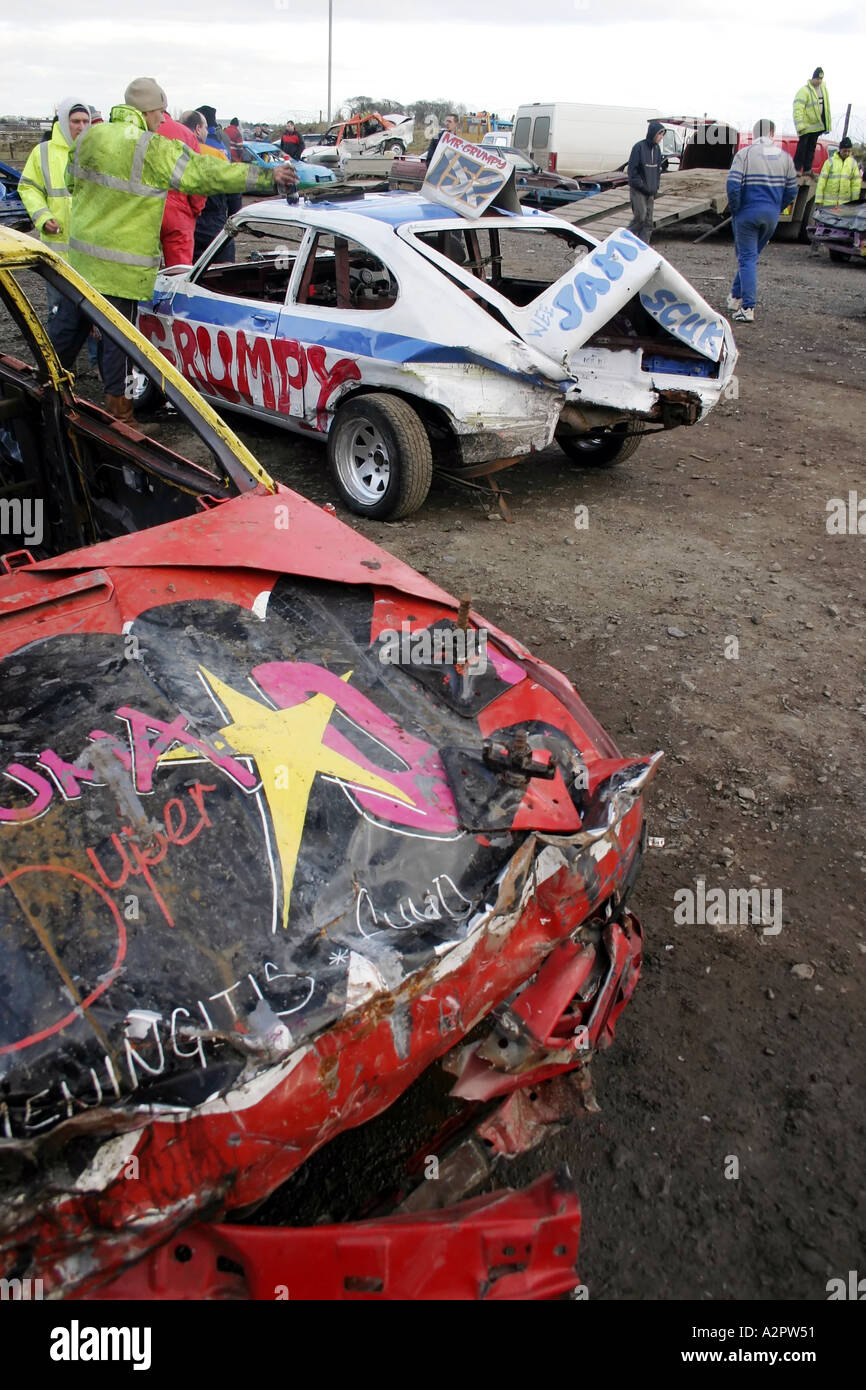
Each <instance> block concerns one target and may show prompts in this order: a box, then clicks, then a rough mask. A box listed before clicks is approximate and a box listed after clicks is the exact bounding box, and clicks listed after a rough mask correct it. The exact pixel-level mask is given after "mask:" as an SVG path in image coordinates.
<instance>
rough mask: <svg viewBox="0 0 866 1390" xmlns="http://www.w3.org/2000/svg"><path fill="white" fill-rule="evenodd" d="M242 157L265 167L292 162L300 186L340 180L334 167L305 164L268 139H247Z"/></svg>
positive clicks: (247, 161)
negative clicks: (286, 153) (284, 152)
mask: <svg viewBox="0 0 866 1390" xmlns="http://www.w3.org/2000/svg"><path fill="white" fill-rule="evenodd" d="M241 159H242V160H243V162H244V164H261V165H262V166H263V167H267V166H269V165H271V164H286V163H288V164H291V166H292V168H293V169H294V171H295V173H296V174H297V176H298V186H299V187H300V188H308V187H309V186H310V185H311V184H315V183H337V181H338V180H337V175H336V174H335V173H334V171H333V169H326V168H325V166H324V165H323V164H305V163H304V162H303V160H300V159H292V158H290V157H289V156H287V155H285V154H283V151H282V150H281V149H280V147H279V145H271V144H269V143H268V142H267V141H266V140H245V141H244V143H243V146H242V148H241Z"/></svg>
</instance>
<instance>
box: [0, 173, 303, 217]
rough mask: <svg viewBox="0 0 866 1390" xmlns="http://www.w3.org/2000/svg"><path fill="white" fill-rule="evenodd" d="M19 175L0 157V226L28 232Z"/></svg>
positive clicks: (27, 215) (26, 214)
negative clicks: (20, 193)
mask: <svg viewBox="0 0 866 1390" xmlns="http://www.w3.org/2000/svg"><path fill="white" fill-rule="evenodd" d="M299 167H304V166H299ZM311 167H312V166H311V165H309V164H308V165H307V166H306V168H308V169H309V168H311ZM20 177H21V175H20V173H19V171H18V170H17V169H13V168H12V165H11V164H4V163H3V161H2V159H0V226H2V227H14V228H16V229H17V230H18V231H22V232H29V231H30V230H31V226H32V224H31V221H30V216H29V214H28V212H27V209H26V208H25V206H24V204H23V203H22V201H21V199H20V197H19V196H18V180H19V178H20ZM326 182H327V180H326Z"/></svg>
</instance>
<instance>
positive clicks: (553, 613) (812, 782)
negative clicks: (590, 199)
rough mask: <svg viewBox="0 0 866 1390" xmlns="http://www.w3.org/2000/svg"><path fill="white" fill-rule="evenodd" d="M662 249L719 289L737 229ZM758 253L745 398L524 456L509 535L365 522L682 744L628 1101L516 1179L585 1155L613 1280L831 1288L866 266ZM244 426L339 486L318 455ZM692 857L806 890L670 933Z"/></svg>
mask: <svg viewBox="0 0 866 1390" xmlns="http://www.w3.org/2000/svg"><path fill="white" fill-rule="evenodd" d="M692 235H694V233H692ZM662 249H663V250H664V253H665V254H666V255H667V256H668V257H669V258H670V259H671V260H672V261H673V263H674V264H675V265H676V266H677V267H678V268H679V269H681V270H682V271H683V272H684V273H685V274H686V275H687V276H688V277H689V279H691V280H692V281H693V282H694V283H695V285H696V287H697V288H698V289H699V290H700V291H701V292H702V293H703V294H704V295H705V297H706V298H707V299H709V300H710V301H711V302H713V303H715V304H717V305H721V306H723V305H724V298H725V294H726V293H727V289H728V284H729V281H730V276H731V274H732V269H733V251H732V248H731V243H730V241H727V240H725V239H724V238H722V239H720V240H713V241H710V242H707V243H704V244H703V245H701V246H697V247H696V246H694V245H693V244H692V243H691V240H690V239H689V240H687V239H685V238H684V237H682V236H680V237H677V238H673V237H668V238H667V239H666V240H664V241H663V243H662ZM759 272H760V280H759V308H758V320H757V322H756V323H755V324H754V325H753V326H742V327H741V329H740V332H739V334H738V344H739V346H740V350H741V360H740V364H739V368H738V376H739V383H740V386H739V390H740V395H739V400H737V401H731V402H727V403H725V404H723V405H722V406H720V407H719V409H717V410H716V412H715V413H714V415H713V416H712V417H711V418H710V419H709V420H708V421H707V422H706V423H705V424H703V425H700V426H698V427H697V428H695V429H692V430H685V429H681V430H676V431H673V432H672V433H670V434H668V435H664V436H656V437H654V438H653V439H651V440H648V441H646V442H645V443H644V444H643V445H642V446H641V448H640V449H639V450H638V452H637V454H636V455H635V456H634V457H633V458H632V459H631V460H629V461H628V462H627V463H624V464H623V465H622V466H621V467H619V468H614V469H612V470H610V471H603V470H599V471H591V470H588V469H579V468H576V467H575V466H574V465H572V464H569V463H568V461H567V460H566V459H565V458H564V456H563V455H562V454H561V453H560V451H559V450H558V449H556V448H552V449H550V450H549V451H548V452H547V453H545V454H542V455H539V456H537V457H536V458H534V459H532V460H527V461H526V462H525V463H524V464H522V465H520V466H518V467H516V468H514V469H512V470H511V471H510V473H508V474H506V475H501V477H502V481H503V483H504V485H505V486H507V487H509V488H510V497H509V502H510V506H511V511H512V516H513V522H512V524H507V523H506V522H504V521H502V520H501V519H500V518H499V516H498V514H497V513H496V511H495V508H492V507H489V506H488V504H487V502H486V500H485V499H484V494H483V493H478V494H476V496H475V497H473V496H471V495H469V494H468V493H466V492H465V491H462V490H457V489H455V488H453V487H451V488H447V487H441V488H438V489H436V490H434V492H433V493H432V494H431V496H430V498H429V500H428V502H427V504H426V505H425V507H424V509H423V510H422V511H421V512H420V513H418V514H417V515H416V516H415V517H413V518H412V519H411V520H410V521H409V522H402V523H398V524H395V525H386V524H381V523H379V524H374V523H370V524H360V525H359V529H360V530H362V531H364V532H365V533H366V534H367V535H369V536H371V537H372V538H374V539H375V540H376V541H378V542H379V543H380V544H382V545H385V546H386V547H388V548H389V549H390V550H392V551H394V552H395V553H396V554H397V555H399V556H400V557H401V558H403V559H405V560H407V561H408V562H409V563H410V564H412V565H414V566H415V567H416V568H418V569H421V570H424V571H425V572H427V573H429V574H430V575H431V577H432V578H434V579H436V580H437V581H438V582H441V583H442V584H443V585H444V586H445V587H446V588H447V589H449V590H450V591H452V592H454V593H460V592H461V591H463V590H464V589H469V590H470V592H471V593H472V596H473V600H474V603H475V605H476V606H477V607H478V608H479V609H480V611H481V612H483V613H484V614H485V615H486V616H488V617H489V618H490V619H491V620H492V621H494V622H496V623H497V624H499V625H501V626H503V627H505V628H506V629H508V630H510V631H512V632H514V633H515V634H516V635H518V636H519V637H520V638H521V639H522V640H523V641H525V642H526V643H527V644H528V645H529V646H530V647H532V648H533V649H534V650H536V651H537V652H539V654H540V655H541V656H543V657H545V658H546V659H547V660H549V661H551V662H553V663H554V664H556V665H557V666H559V667H560V668H561V669H563V670H564V671H565V672H566V673H567V674H568V675H569V676H570V678H571V679H572V680H573V681H574V683H575V684H576V685H577V687H578V689H579V690H580V692H581V694H582V695H583V696H584V698H585V699H586V700H587V702H588V704H589V706H590V708H591V709H592V710H593V712H594V713H595V714H596V715H598V717H599V718H600V719H601V721H602V723H603V724H604V725H605V727H606V728H608V729H609V730H610V731H611V732H612V733H613V734H614V736H615V737H616V738H617V740H618V742H619V744H620V747H621V748H622V750H623V751H624V752H626V753H648V752H651V751H652V750H653V749H655V748H664V749H665V750H666V753H667V758H666V761H665V764H664V765H663V770H662V774H661V776H660V777H659V779H658V781H657V783H656V786H655V790H654V792H652V793H651V794H650V799H649V817H650V833H651V834H653V835H657V836H663V837H664V839H665V846H664V848H663V849H656V850H652V851H651V852H650V854H649V856H648V860H647V863H646V866H645V870H644V873H643V876H642V878H641V880H640V882H639V885H638V890H637V894H636V898H635V904H634V905H635V908H636V910H637V911H638V913H639V915H640V916H641V918H642V920H643V922H644V926H645V930H646V939H647V950H646V965H645V970H644V975H643V979H642V981H641V985H640V987H639V989H638V991H637V994H636V996H635V999H634V1000H633V1001H632V1003H631V1005H630V1006H629V1008H628V1009H627V1010H626V1012H625V1014H624V1015H623V1018H622V1020H621V1023H620V1026H619V1032H618V1036H617V1040H616V1044H615V1046H614V1047H613V1049H612V1050H611V1051H610V1052H609V1053H607V1054H606V1055H603V1056H602V1057H600V1058H599V1059H598V1060H597V1061H596V1063H595V1066H594V1078H595V1084H596V1090H597V1093H598V1098H599V1100H600V1102H601V1105H602V1112H601V1114H599V1115H587V1116H585V1117H583V1118H582V1119H581V1120H579V1121H577V1122H575V1123H574V1124H573V1125H572V1126H571V1128H570V1129H569V1130H568V1132H567V1133H566V1134H565V1135H564V1136H561V1137H560V1138H559V1139H557V1140H555V1141H551V1142H549V1143H548V1144H547V1145H546V1146H545V1148H544V1149H543V1150H542V1151H541V1152H539V1153H536V1154H535V1155H533V1156H532V1157H531V1158H530V1159H526V1160H523V1161H521V1163H520V1165H519V1170H518V1171H514V1172H513V1176H514V1178H517V1177H522V1178H525V1177H526V1176H528V1175H530V1174H534V1173H536V1172H540V1171H542V1170H543V1169H545V1168H547V1167H549V1166H550V1165H551V1163H553V1162H556V1161H561V1160H563V1159H566V1160H567V1161H568V1162H569V1165H570V1167H571V1169H572V1172H573V1173H574V1174H575V1177H576V1179H577V1183H578V1188H579V1191H580V1193H581V1197H582V1200H583V1206H584V1227H583V1240H582V1277H583V1279H584V1281H585V1282H586V1283H587V1285H588V1287H589V1292H590V1297H592V1298H599V1297H604V1298H646V1299H659V1298H689V1297H701V1298H770V1297H777V1298H811V1299H824V1298H826V1296H827V1295H826V1288H825V1286H826V1282H827V1279H828V1278H830V1277H831V1276H833V1275H845V1274H846V1273H847V1271H848V1270H849V1269H856V1268H858V1259H859V1261H860V1265H862V1251H863V1249H864V1245H866V1199H864V1196H863V1193H862V1191H861V1188H860V1171H861V1163H862V1154H863V1149H864V1115H863V1091H862V1084H863V1044H862V1034H861V1032H860V1028H859V1024H860V1020H861V1018H862V1013H863V976H864V970H866V958H864V955H866V914H864V909H863V890H864V881H863V875H864V873H866V835H864V829H863V820H864V817H863V811H864V802H866V792H864V785H866V723H864V716H866V675H864V619H866V602H864V588H863V561H864V555H866V536H859V535H853V536H849V535H845V536H831V535H829V534H828V532H827V529H826V521H827V510H826V508H827V502H828V499H830V498H833V497H841V498H845V499H847V497H848V492H849V490H851V489H855V490H857V489H859V492H860V495H864V496H866V475H864V469H863V465H862V458H863V448H862V439H861V431H862V421H863V393H862V388H861V385H860V382H861V376H862V367H863V355H864V354H866V272H864V271H862V270H860V269H859V268H856V267H837V266H831V265H830V264H829V262H828V261H827V260H826V259H823V258H822V259H820V260H812V259H809V257H808V253H807V248H806V247H804V246H798V245H776V244H774V245H772V246H771V248H770V249H769V251H768V252H767V253H765V256H764V259H763V261H762V263H761V266H760V268H759ZM235 424H236V425H238V427H239V432H240V433H241V434H242V435H243V436H244V437H245V438H246V439H247V441H248V442H249V443H250V444H251V445H252V447H253V449H254V451H255V452H256V453H257V454H258V455H259V457H260V458H261V460H262V462H263V463H264V464H265V466H266V467H268V468H269V469H271V470H272V471H273V472H274V473H276V474H277V475H278V476H279V477H280V478H281V479H282V480H283V481H285V482H286V483H289V484H290V485H292V486H294V487H297V488H298V489H299V490H300V491H302V492H304V493H306V494H308V495H310V496H312V497H314V498H316V499H318V500H321V501H325V500H328V499H329V498H331V497H332V489H331V485H330V481H329V479H328V477H327V474H326V472H325V461H324V457H323V454H322V453H321V452H320V451H319V450H318V449H315V448H313V447H310V446H307V445H305V444H304V443H303V442H299V441H296V440H295V439H294V438H293V437H292V436H283V435H279V434H277V433H276V432H271V431H265V430H259V429H258V428H256V429H248V428H246V427H245V424H244V422H242V421H241V422H238V421H237V420H236V421H235ZM578 503H583V504H585V505H586V506H588V508H589V527H588V529H586V530H576V529H575V526H574V508H575V505H576V504H578ZM864 510H866V509H864ZM489 511H492V512H493V517H492V519H488V512H489ZM340 514H341V515H343V516H344V519H351V518H349V517H348V514H344V513H342V512H341V513H340ZM864 524H866V523H864ZM672 628H673V629H676V630H677V631H679V632H680V633H683V634H685V635H684V636H672V635H671V634H670V631H669V630H670V629H672ZM731 637H735V638H737V640H738V643H739V653H738V657H737V658H736V659H730V658H726V656H725V651H726V641H727V639H729V638H731ZM727 650H728V651H729V652H730V651H733V650H734V648H733V646H732V644H730V643H728V647H727ZM698 877H704V878H705V879H706V884H707V889H710V888H712V887H722V888H724V889H726V890H727V889H729V888H745V889H748V888H750V887H754V886H758V887H763V888H766V889H769V890H774V889H777V890H780V891H781V894H782V904H783V923H782V930H781V932H780V933H779V934H778V935H777V936H774V937H762V936H761V934H760V931H759V930H758V929H755V928H749V927H733V928H727V927H726V928H722V929H720V928H717V927H713V926H700V925H695V926H677V925H675V924H674V920H673V912H674V906H675V902H674V893H675V891H676V890H677V889H680V888H688V887H691V888H693V889H694V888H695V882H696V879H697V878H698ZM806 964H809V965H811V966H812V967H813V968H814V976H813V977H812V978H811V979H800V978H798V977H796V976H795V975H793V974H792V973H791V968H792V966H794V965H806ZM804 973H805V972H804ZM730 1155H733V1156H735V1157H737V1158H738V1160H739V1170H740V1176H739V1178H737V1179H733V1178H726V1177H725V1176H724V1172H725V1167H726V1159H727V1157H728V1156H730ZM727 1168H728V1171H731V1170H732V1169H733V1165H732V1164H730V1163H727ZM368 1172H369V1170H368Z"/></svg>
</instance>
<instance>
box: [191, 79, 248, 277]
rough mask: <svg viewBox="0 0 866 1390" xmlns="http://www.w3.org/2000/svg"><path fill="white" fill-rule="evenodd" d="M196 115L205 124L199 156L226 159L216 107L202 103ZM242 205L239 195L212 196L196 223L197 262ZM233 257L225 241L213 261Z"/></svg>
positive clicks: (233, 247)
mask: <svg viewBox="0 0 866 1390" xmlns="http://www.w3.org/2000/svg"><path fill="white" fill-rule="evenodd" d="M198 114H199V115H200V116H201V118H202V120H203V121H204V134H203V135H201V134H200V135H199V139H200V141H201V152H202V154H207V155H210V156H211V158H213V159H228V157H229V156H228V153H227V146H226V143H225V134H224V133H223V132H221V131H220V128H219V126H218V125H217V118H216V110H215V108H214V107H213V106H208V105H207V104H204V105H202V106H200V107H199V108H198ZM242 203H243V200H242V198H241V195H240V194H239V193H213V194H211V196H210V197H209V198H208V200H207V202H206V203H205V205H204V208H203V209H202V212H201V213H200V215H199V217H198V220H197V221H196V224H195V251H194V255H195V258H196V260H198V258H199V256H200V255H201V253H202V251H204V250H205V248H206V247H208V246H210V244H211V242H212V241H213V239H214V237H215V236H219V234H220V232H221V231H222V229H223V227H224V226H225V224H226V221H227V219H228V218H229V217H233V216H234V214H235V213H236V212H240V210H241V206H242ZM234 258H235V244H234V242H233V241H227V242H225V243H224V244H223V245H222V246H221V247H220V250H219V251H218V252H217V253H216V255H215V257H214V260H220V261H233V260H234Z"/></svg>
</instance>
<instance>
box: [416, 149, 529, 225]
mask: <svg viewBox="0 0 866 1390" xmlns="http://www.w3.org/2000/svg"><path fill="white" fill-rule="evenodd" d="M421 192H422V193H423V195H424V197H425V198H429V199H430V200H431V202H434V203H442V204H443V206H444V207H446V208H450V209H451V211H452V212H457V213H459V214H460V216H461V217H480V216H481V215H482V213H484V212H486V211H487V210H488V208H490V209H492V208H494V207H495V208H496V209H497V211H501V212H520V211H521V208H520V203H519V201H518V197H517V190H516V188H515V186H514V165H513V164H512V163H511V161H510V160H508V159H504V158H503V156H502V155H501V154H498V153H497V152H496V150H495V149H494V148H492V147H491V146H489V145H470V144H469V142H468V141H467V140H461V139H460V136H459V135H452V134H451V132H450V131H447V130H446V131H445V133H444V135H443V136H442V138H441V139H440V141H439V144H438V145H437V146H436V149H435V150H434V151H433V158H432V159H431V160H430V167H429V168H428V170H427V177H426V178H425V180H424V183H423V184H422V186H421Z"/></svg>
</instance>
